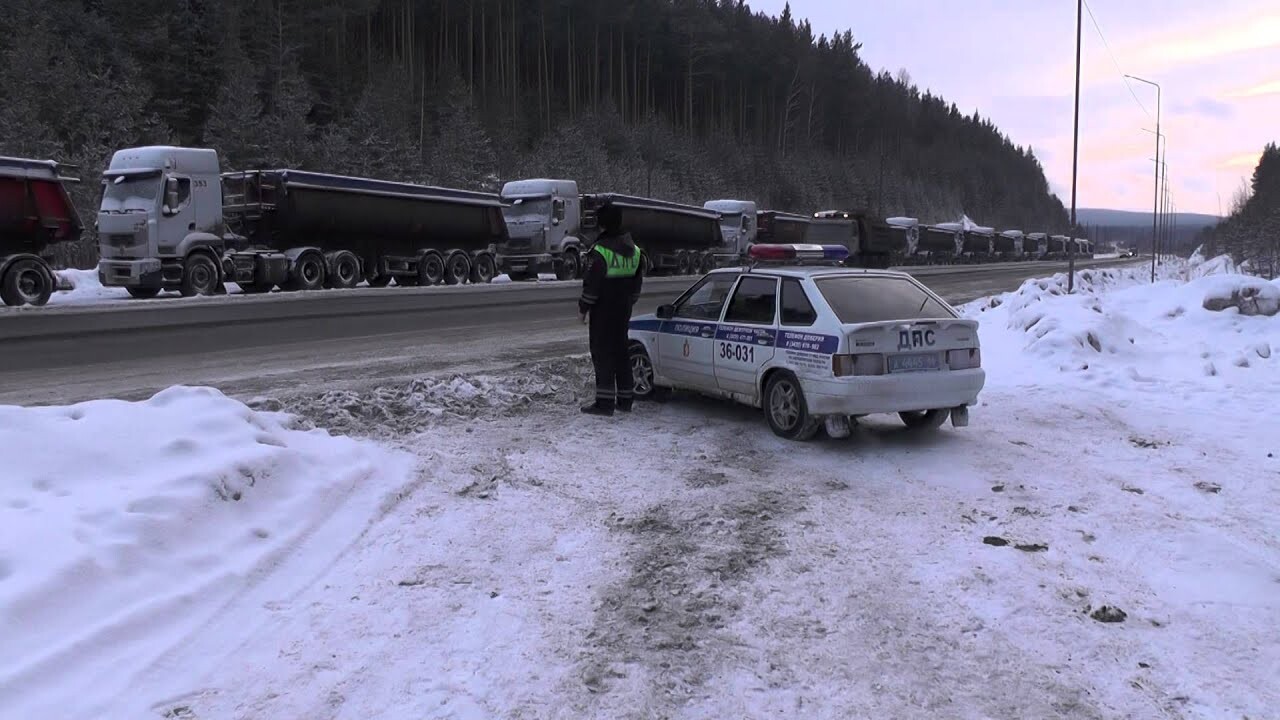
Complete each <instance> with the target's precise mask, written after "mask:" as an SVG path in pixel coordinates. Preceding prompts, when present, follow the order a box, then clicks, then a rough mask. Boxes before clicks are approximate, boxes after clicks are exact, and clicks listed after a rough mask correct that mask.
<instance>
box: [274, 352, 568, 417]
mask: <svg viewBox="0 0 1280 720" xmlns="http://www.w3.org/2000/svg"><path fill="white" fill-rule="evenodd" d="M590 379H591V366H590V364H589V363H587V362H586V360H585V359H584V358H569V359H564V360H555V361H552V362H546V363H536V364H529V365H525V366H522V367H519V368H515V369H513V370H512V371H511V372H509V373H505V374H502V375H462V374H451V375H446V376H441V377H430V376H428V377H419V378H414V379H413V380H412V381H410V382H408V383H407V384H401V385H384V386H379V387H375V388H373V389H371V390H367V391H355V390H332V391H329V392H325V393H321V394H318V395H314V394H312V395H307V394H303V395H299V396H296V397H288V398H263V399H258V400H254V401H252V402H251V403H250V404H251V405H252V406H253V407H256V408H262V409H266V410H285V411H287V412H289V413H291V414H294V415H297V416H299V417H300V418H303V419H304V420H305V421H307V422H310V423H314V425H315V426H316V427H323V428H329V429H331V430H335V431H339V432H343V433H349V434H354V435H376V436H394V435H399V434H407V433H408V434H411V433H418V432H421V431H423V430H425V429H427V428H430V427H433V426H435V425H437V424H439V423H441V422H450V421H456V420H463V419H473V418H479V419H485V418H495V417H507V416H511V415H516V414H521V413H524V412H528V411H529V410H530V409H531V408H534V407H535V406H536V407H538V408H539V409H545V408H546V406H547V405H557V404H559V405H567V404H572V403H574V402H576V401H577V400H578V399H579V398H580V397H582V396H583V388H584V386H586V384H587V383H588V382H590Z"/></svg>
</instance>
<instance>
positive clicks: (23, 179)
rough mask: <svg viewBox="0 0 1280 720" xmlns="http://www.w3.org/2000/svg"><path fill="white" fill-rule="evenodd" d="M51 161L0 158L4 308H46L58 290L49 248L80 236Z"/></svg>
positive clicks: (79, 226)
mask: <svg viewBox="0 0 1280 720" xmlns="http://www.w3.org/2000/svg"><path fill="white" fill-rule="evenodd" d="M67 182H79V181H78V180H76V179H75V178H70V177H65V176H63V175H62V172H61V167H60V166H59V164H58V163H56V162H53V161H52V160H27V159H23V158H8V157H0V298H2V299H3V301H4V304H5V305H44V304H45V303H47V302H49V298H50V296H52V294H53V292H54V290H56V289H57V278H56V276H55V275H54V273H53V267H52V266H51V265H50V263H49V257H48V251H49V247H50V246H51V245H54V244H56V243H64V242H75V241H76V240H79V239H80V236H81V235H82V234H83V232H84V225H83V224H82V223H81V222H80V216H79V214H78V213H77V212H76V209H75V205H74V204H73V203H72V202H71V196H70V194H68V193H67V188H66V185H65V184H64V183H67Z"/></svg>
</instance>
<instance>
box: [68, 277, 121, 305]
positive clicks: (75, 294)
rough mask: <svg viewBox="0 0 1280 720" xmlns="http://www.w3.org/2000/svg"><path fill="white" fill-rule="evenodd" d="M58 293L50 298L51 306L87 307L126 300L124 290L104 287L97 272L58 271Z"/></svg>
mask: <svg viewBox="0 0 1280 720" xmlns="http://www.w3.org/2000/svg"><path fill="white" fill-rule="evenodd" d="M56 274H57V276H58V292H55V293H54V294H53V297H51V298H49V304H50V305H87V304H90V303H95V302H101V301H103V300H124V299H126V298H128V297H129V293H128V292H126V291H125V289H124V288H108V287H103V286H102V283H101V282H99V281H98V271H97V270H58V271H57V273H56Z"/></svg>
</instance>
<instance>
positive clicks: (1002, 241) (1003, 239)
mask: <svg viewBox="0 0 1280 720" xmlns="http://www.w3.org/2000/svg"><path fill="white" fill-rule="evenodd" d="M1025 237H1026V236H1025V235H1024V234H1023V233H1022V231H1021V230H1005V231H1003V232H1001V233H999V234H998V235H996V236H995V237H994V238H992V239H991V248H992V250H993V252H994V254H995V256H996V257H997V258H999V259H1001V260H1017V259H1018V258H1020V257H1022V241H1023V239H1024V238H1025Z"/></svg>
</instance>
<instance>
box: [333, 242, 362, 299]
mask: <svg viewBox="0 0 1280 720" xmlns="http://www.w3.org/2000/svg"><path fill="white" fill-rule="evenodd" d="M359 284H360V258H357V257H356V256H355V255H354V254H353V253H350V252H347V251H346V250H340V251H338V252H337V253H334V255H333V258H332V259H331V260H330V262H329V272H327V273H325V279H324V286H325V287H327V288H334V289H337V290H350V289H351V288H353V287H355V286H356V285H359Z"/></svg>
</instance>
